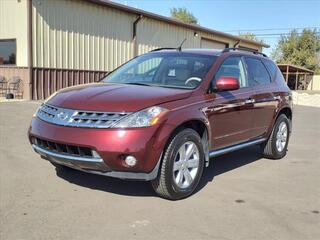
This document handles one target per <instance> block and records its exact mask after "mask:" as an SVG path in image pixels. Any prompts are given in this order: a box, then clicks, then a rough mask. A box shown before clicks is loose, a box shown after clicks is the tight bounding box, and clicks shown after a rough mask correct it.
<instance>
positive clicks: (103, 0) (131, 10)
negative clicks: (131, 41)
mask: <svg viewBox="0 0 320 240" xmlns="http://www.w3.org/2000/svg"><path fill="white" fill-rule="evenodd" d="M87 1H89V2H92V3H96V4H100V5H103V6H107V7H111V8H115V9H118V10H120V11H125V12H129V13H132V14H136V15H139V16H140V15H142V16H145V17H148V18H151V19H156V20H159V21H163V22H167V23H170V24H174V25H177V26H181V27H185V28H189V29H192V30H195V31H203V32H207V33H211V34H216V35H219V36H222V37H226V38H230V39H233V40H236V41H241V42H246V43H251V44H255V45H258V46H262V47H266V48H268V47H270V46H269V45H268V44H265V43H261V42H258V41H253V40H249V39H245V38H241V37H238V36H235V35H232V34H228V33H224V32H220V31H216V30H213V29H210V28H206V27H202V26H200V25H196V24H188V23H184V22H182V21H179V20H177V19H174V18H170V17H165V16H162V15H159V14H155V13H152V12H147V11H144V10H141V9H137V8H133V7H129V6H126V5H122V4H119V3H115V2H112V1H109V0H87Z"/></svg>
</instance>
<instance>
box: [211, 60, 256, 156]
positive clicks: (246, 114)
mask: <svg viewBox="0 0 320 240" xmlns="http://www.w3.org/2000/svg"><path fill="white" fill-rule="evenodd" d="M244 66H245V65H244V62H243V60H242V57H240V56H233V57H229V58H227V59H225V60H224V62H223V63H222V64H221V66H220V68H219V70H218V71H217V73H216V74H215V77H214V79H213V80H212V81H213V82H212V86H213V88H214V86H215V82H216V80H217V79H219V78H220V77H235V78H237V79H239V85H240V88H239V89H237V90H233V91H222V92H214V93H213V94H212V96H211V97H212V100H211V102H210V106H209V108H208V109H207V111H208V112H207V115H208V119H209V122H210V126H211V131H212V137H213V139H212V141H211V142H212V146H211V150H215V149H219V148H223V147H228V146H231V145H235V144H238V143H242V142H245V141H248V140H250V138H251V137H252V128H253V103H252V102H251V98H252V97H253V95H254V91H253V89H252V88H251V87H250V86H249V84H248V78H247V73H246V69H245V67H244Z"/></svg>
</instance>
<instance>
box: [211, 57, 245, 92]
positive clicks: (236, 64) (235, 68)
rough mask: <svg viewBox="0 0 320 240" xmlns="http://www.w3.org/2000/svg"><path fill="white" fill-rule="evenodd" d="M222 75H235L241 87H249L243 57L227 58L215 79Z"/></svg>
mask: <svg viewBox="0 0 320 240" xmlns="http://www.w3.org/2000/svg"><path fill="white" fill-rule="evenodd" d="M220 77H235V78H237V79H238V80H239V85H240V88H244V87H248V80H247V78H246V72H245V68H244V66H243V62H242V60H241V57H229V58H227V59H226V60H225V61H224V62H223V63H222V65H221V66H220V68H219V70H218V71H217V73H216V75H215V79H214V80H215V81H216V80H218V79H219V78H220Z"/></svg>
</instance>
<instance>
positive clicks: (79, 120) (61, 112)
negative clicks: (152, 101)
mask: <svg viewBox="0 0 320 240" xmlns="http://www.w3.org/2000/svg"><path fill="white" fill-rule="evenodd" d="M128 114H129V113H123V112H121V113H119V112H97V111H84V110H74V109H67V108H59V107H55V106H52V105H49V104H43V105H41V106H40V108H39V109H38V112H37V117H39V118H40V119H42V120H43V121H46V122H50V123H53V124H57V125H63V126H70V127H89V128H109V127H111V126H112V125H113V124H114V123H115V122H117V121H119V120H120V119H122V118H124V117H125V116H127V115H128Z"/></svg>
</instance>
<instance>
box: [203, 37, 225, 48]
mask: <svg viewBox="0 0 320 240" xmlns="http://www.w3.org/2000/svg"><path fill="white" fill-rule="evenodd" d="M227 46H228V44H226V43H222V42H217V41H213V40H209V39H204V38H202V39H201V48H213V49H224V48H226V47H227Z"/></svg>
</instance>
